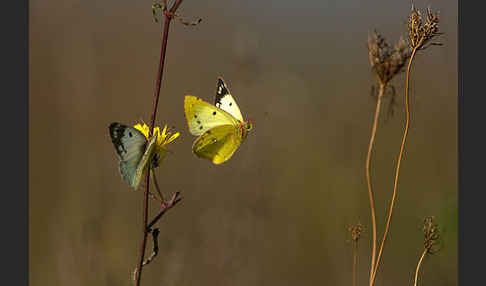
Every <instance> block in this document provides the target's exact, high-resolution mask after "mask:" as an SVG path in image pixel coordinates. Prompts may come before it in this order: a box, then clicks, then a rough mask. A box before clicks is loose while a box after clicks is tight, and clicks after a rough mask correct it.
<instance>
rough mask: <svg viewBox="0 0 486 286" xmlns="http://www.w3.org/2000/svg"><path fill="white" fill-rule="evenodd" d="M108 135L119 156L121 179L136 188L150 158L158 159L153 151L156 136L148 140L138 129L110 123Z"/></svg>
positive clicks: (154, 160)
mask: <svg viewBox="0 0 486 286" xmlns="http://www.w3.org/2000/svg"><path fill="white" fill-rule="evenodd" d="M110 136H111V141H112V142H113V145H114V146H115V150H116V152H117V154H118V156H119V157H120V173H121V176H122V178H123V180H124V181H125V182H126V183H127V184H129V185H130V186H132V187H133V188H135V189H137V188H138V186H139V185H140V182H141V181H142V178H143V175H144V173H145V171H146V170H147V166H148V163H149V162H150V160H151V159H152V161H153V162H154V163H156V162H157V161H158V158H157V157H158V156H154V155H156V152H155V149H156V148H155V147H156V141H157V136H153V137H152V138H151V139H150V141H147V138H146V137H145V136H144V135H143V134H142V132H140V131H139V130H137V129H135V128H133V127H130V126H127V125H124V124H121V123H117V122H114V123H111V124H110Z"/></svg>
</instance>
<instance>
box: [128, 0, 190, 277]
mask: <svg viewBox="0 0 486 286" xmlns="http://www.w3.org/2000/svg"><path fill="white" fill-rule="evenodd" d="M181 3H182V0H177V1H175V2H174V5H173V6H172V7H171V8H170V10H169V11H167V6H165V7H164V8H163V14H164V18H165V22H164V30H163V34H162V47H161V51H160V63H159V70H158V77H157V81H156V87H155V91H154V103H153V109H152V116H151V119H150V129H149V133H150V134H149V135H152V134H153V130H154V125H155V117H156V114H157V105H158V103H159V97H160V87H161V84H162V76H163V73H164V63H165V54H166V50H167V39H168V37H169V26H170V22H171V21H172V19H173V16H172V15H173V14H174V13H175V11H176V10H177V8H179V6H180V5H181ZM145 181H146V187H145V193H144V201H143V238H142V243H141V246H140V255H139V262H138V267H137V269H139V270H138V271H137V272H136V277H135V279H134V280H135V286H140V281H141V278H142V270H143V262H144V256H145V247H146V244H147V235H148V231H147V230H148V228H147V223H148V202H149V193H150V190H149V188H150V184H149V183H150V172H147V176H146V179H145ZM167 209H168V208H164V212H165V210H167Z"/></svg>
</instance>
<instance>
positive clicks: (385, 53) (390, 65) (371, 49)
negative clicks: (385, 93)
mask: <svg viewBox="0 0 486 286" xmlns="http://www.w3.org/2000/svg"><path fill="white" fill-rule="evenodd" d="M368 56H369V60H370V65H371V68H372V69H373V71H374V72H375V73H376V76H377V77H378V81H379V82H380V84H381V85H386V84H387V83H388V82H389V81H390V80H391V79H392V78H393V77H394V76H395V75H396V74H398V73H399V72H400V71H401V70H402V68H403V66H405V63H406V61H407V59H408V58H409V57H410V49H409V48H408V46H407V44H406V42H405V40H403V38H400V40H399V41H398V42H397V43H396V44H395V46H394V47H391V46H390V45H389V44H388V43H387V42H386V40H385V38H384V37H383V36H382V35H380V34H379V33H378V32H377V31H374V32H373V35H371V36H368Z"/></svg>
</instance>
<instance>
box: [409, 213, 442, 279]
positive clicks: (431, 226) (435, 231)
mask: <svg viewBox="0 0 486 286" xmlns="http://www.w3.org/2000/svg"><path fill="white" fill-rule="evenodd" d="M423 232H424V250H423V251H422V254H421V255H420V259H419V261H418V263H417V268H416V269H415V279H414V282H413V285H414V286H417V280H418V273H419V270H420V266H422V261H423V260H424V257H425V255H426V254H434V253H436V252H437V251H439V249H438V247H437V246H438V243H439V240H440V231H439V227H438V225H437V224H436V223H435V222H434V217H433V216H431V217H426V218H425V219H424V225H423Z"/></svg>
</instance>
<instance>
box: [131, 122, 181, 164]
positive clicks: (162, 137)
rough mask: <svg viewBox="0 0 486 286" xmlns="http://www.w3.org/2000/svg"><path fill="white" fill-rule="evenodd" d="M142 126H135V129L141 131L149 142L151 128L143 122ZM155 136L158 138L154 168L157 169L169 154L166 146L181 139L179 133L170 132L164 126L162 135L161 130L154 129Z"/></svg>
mask: <svg viewBox="0 0 486 286" xmlns="http://www.w3.org/2000/svg"><path fill="white" fill-rule="evenodd" d="M142 123H143V125H142V124H140V123H138V124H136V125H135V126H133V127H134V128H135V129H137V130H138V131H140V132H141V133H142V134H143V135H144V136H145V138H147V140H149V139H150V138H149V131H150V128H149V127H148V126H147V124H145V123H144V122H142ZM153 133H154V134H153V136H157V139H156V141H155V154H156V156H155V157H154V158H155V160H154V164H155V166H154V167H157V166H158V165H159V162H160V160H163V159H164V157H165V155H166V154H167V149H166V147H165V145H167V144H169V143H170V142H172V141H174V140H175V139H176V138H177V137H179V135H180V133H179V132H172V131H170V130H167V125H165V126H164V129H163V130H162V133H161V132H160V128H159V127H158V126H157V127H154V132H153Z"/></svg>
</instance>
